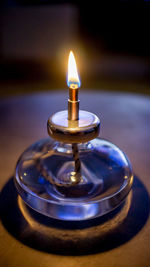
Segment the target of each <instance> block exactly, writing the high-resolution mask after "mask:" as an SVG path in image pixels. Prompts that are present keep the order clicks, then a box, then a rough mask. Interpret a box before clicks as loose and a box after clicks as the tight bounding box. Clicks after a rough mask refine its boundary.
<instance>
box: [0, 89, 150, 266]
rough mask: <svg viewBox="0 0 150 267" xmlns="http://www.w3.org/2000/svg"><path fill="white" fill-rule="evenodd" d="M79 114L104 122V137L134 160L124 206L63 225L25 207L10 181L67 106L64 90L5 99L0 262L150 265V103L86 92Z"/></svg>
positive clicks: (0, 109)
mask: <svg viewBox="0 0 150 267" xmlns="http://www.w3.org/2000/svg"><path fill="white" fill-rule="evenodd" d="M80 100H81V102H80V104H81V109H84V110H88V111H91V112H93V113H95V114H97V115H98V116H99V118H100V119H101V137H103V138H105V139H108V140H110V141H111V142H113V143H115V144H117V145H118V146H119V147H120V148H121V149H122V150H123V151H124V152H125V153H126V154H127V155H128V157H129V159H130V161H131V163H132V166H133V171H134V174H135V178H134V183H133V187H132V191H131V193H130V194H129V196H128V198H127V201H126V203H125V204H124V205H123V206H122V207H121V208H120V209H117V210H116V211H114V212H113V213H111V214H109V215H108V216H104V217H103V218H98V219H95V220H93V221H88V222H81V223H67V222H66V223H64V222H58V221H55V220H51V219H48V218H46V217H45V216H42V215H39V214H37V213H36V212H34V211H32V210H31V209H29V208H28V207H26V206H25V205H24V204H23V202H22V201H21V199H20V198H18V196H17V192H16V190H15V187H14V184H13V174H14V168H15V165H16V162H17V159H18V157H19V156H20V154H21V153H22V152H23V150H24V149H25V148H26V147H27V146H29V145H30V144H32V143H34V142H35V141H37V140H38V139H41V138H45V137H47V130H46V122H47V119H48V117H49V116H50V115H51V114H52V113H54V112H56V111H59V110H63V109H65V106H67V90H66V91H58V92H56V91H55V92H54V91H52V92H51V93H38V94H32V95H25V96H17V97H11V98H7V99H2V100H1V101H0V155H1V156H0V187H1V195H0V213H1V222H0V265H1V266H29V267H30V266H32V267H34V266H52V267H53V266H55V267H57V266H65V267H66V266H71V267H74V266H87V265H89V266H109V267H111V266H130V267H131V266H136V267H137V266H142V267H143V266H149V261H150V220H149V192H150V98H149V97H146V96H142V95H136V94H122V93H109V92H98V91H94V90H91V91H84V92H81V93H80Z"/></svg>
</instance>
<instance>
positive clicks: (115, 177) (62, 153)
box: [15, 138, 133, 221]
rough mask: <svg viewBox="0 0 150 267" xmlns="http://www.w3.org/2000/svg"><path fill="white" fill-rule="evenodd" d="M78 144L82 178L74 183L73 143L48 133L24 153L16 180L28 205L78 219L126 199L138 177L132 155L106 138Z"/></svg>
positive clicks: (99, 213) (61, 217) (103, 211)
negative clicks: (57, 139)
mask: <svg viewBox="0 0 150 267" xmlns="http://www.w3.org/2000/svg"><path fill="white" fill-rule="evenodd" d="M78 149H79V155H80V161H81V170H82V171H81V174H82V178H81V180H80V182H79V183H78V184H76V185H72V186H67V184H68V183H69V179H70V174H71V172H73V171H74V160H73V154H72V146H71V145H70V144H64V143H60V142H57V141H53V140H51V139H50V138H48V139H44V140H40V141H38V142H37V143H35V144H33V145H32V146H30V147H29V148H28V149H27V150H26V151H25V152H24V153H23V154H22V156H21V157H20V159H19V161H18V163H17V166H16V175H15V184H16V187H17V190H18V192H19V194H20V195H21V197H22V198H23V200H24V201H25V202H26V204H27V205H29V206H30V207H31V208H33V209H34V210H36V211H37V212H40V213H42V214H44V215H46V216H49V217H52V218H55V219H59V220H70V221H77V220H87V219H92V218H95V217H98V216H102V215H104V214H106V213H108V212H110V211H112V210H113V209H115V208H116V207H117V206H119V205H120V204H121V203H122V201H123V200H124V199H125V197H126V196H127V194H128V193H129V191H130V189H131V185H132V182H133V175H132V168H131V164H130V162H129V160H128V158H127V157H126V155H125V154H124V153H123V152H122V151H121V150H120V149H119V148H118V147H117V146H115V145H114V144H112V143H110V142H108V141H106V140H103V139H100V138H96V139H93V140H92V141H90V142H88V143H84V144H78ZM60 184H61V186H59V185H60Z"/></svg>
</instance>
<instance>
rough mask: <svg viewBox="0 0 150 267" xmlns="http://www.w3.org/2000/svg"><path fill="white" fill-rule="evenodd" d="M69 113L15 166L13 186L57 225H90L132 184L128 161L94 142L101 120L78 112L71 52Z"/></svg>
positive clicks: (55, 118) (59, 116)
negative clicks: (80, 222)
mask: <svg viewBox="0 0 150 267" xmlns="http://www.w3.org/2000/svg"><path fill="white" fill-rule="evenodd" d="M67 84H68V87H69V99H68V110H64V111H59V112H57V113H55V114H53V115H52V116H51V117H50V118H49V119H48V123H47V130H48V134H49V136H50V137H49V138H47V139H44V140H40V141H38V142H36V143H35V144H33V145H31V146H30V147H29V148H28V149H27V150H26V151H25V152H24V153H23V154H22V155H21V157H20V159H19V160H18V163H17V166H16V173H15V184H16V187H17V190H18V192H19V194H20V196H21V197H22V199H23V200H24V201H25V202H26V204H27V205H29V206H30V207H31V208H33V209H34V210H36V211H37V212H39V213H42V214H44V215H46V216H49V217H51V218H55V219H59V220H69V221H78V220H88V219H92V218H95V217H98V216H102V215H104V214H106V213H108V212H110V211H112V210H113V209H115V208H116V207H117V206H119V205H120V204H121V203H122V202H123V201H124V200H125V198H126V196H127V195H128V193H129V191H130V189H131V186H132V183H133V174H132V167H131V164H130V162H129V160H128V158H127V156H126V155H125V154H124V153H123V152H122V151H121V150H120V149H119V148H118V147H117V146H116V145H114V144H112V143H110V142H109V141H106V140H103V139H100V138H99V137H98V135H99V131H100V120H99V118H98V117H97V116H96V115H95V114H93V113H90V112H88V111H83V110H79V100H78V90H79V87H80V85H81V83H80V79H79V76H78V72H77V67H76V62H75V58H74V55H73V52H72V51H71V52H70V55H69V61H68V78H67Z"/></svg>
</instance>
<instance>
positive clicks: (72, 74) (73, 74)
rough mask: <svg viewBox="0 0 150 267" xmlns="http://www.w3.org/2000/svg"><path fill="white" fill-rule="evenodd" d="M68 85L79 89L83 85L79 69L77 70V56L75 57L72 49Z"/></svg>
mask: <svg viewBox="0 0 150 267" xmlns="http://www.w3.org/2000/svg"><path fill="white" fill-rule="evenodd" d="M67 85H68V87H70V88H72V89H77V88H79V87H80V86H81V82H80V79H79V75H78V71H77V65H76V61H75V57H74V54H73V52H72V51H70V54H69V60H68V79H67Z"/></svg>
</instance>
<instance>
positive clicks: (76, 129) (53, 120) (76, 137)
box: [47, 85, 100, 186]
mask: <svg viewBox="0 0 150 267" xmlns="http://www.w3.org/2000/svg"><path fill="white" fill-rule="evenodd" d="M47 130H48V134H49V135H50V136H51V137H52V138H53V139H55V140H57V141H60V142H63V143H69V144H72V152H73V159H74V162H75V167H74V172H71V175H70V186H72V185H75V184H77V183H79V182H80V181H81V179H82V167H81V162H80V157H79V151H78V144H79V143H85V142H88V141H90V140H92V139H94V138H96V137H97V136H98V135H99V131H100V120H99V118H98V117H97V116H96V115H95V114H93V113H90V112H87V111H83V110H80V111H79V100H78V90H77V88H76V87H75V85H74V87H70V89H69V99H68V111H67V110H64V111H60V112H57V113H55V114H53V115H52V116H51V117H50V118H49V119H48V122H47Z"/></svg>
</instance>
